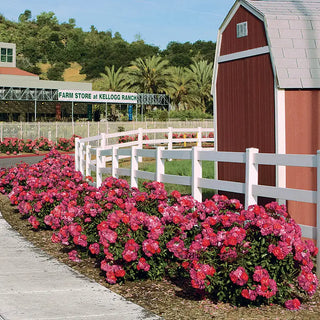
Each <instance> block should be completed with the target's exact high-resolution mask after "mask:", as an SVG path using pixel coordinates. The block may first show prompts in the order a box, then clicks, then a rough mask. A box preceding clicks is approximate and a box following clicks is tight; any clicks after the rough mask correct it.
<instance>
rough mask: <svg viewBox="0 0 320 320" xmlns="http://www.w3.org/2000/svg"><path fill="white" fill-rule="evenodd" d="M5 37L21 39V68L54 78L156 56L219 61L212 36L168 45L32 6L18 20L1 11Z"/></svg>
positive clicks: (178, 63)
mask: <svg viewBox="0 0 320 320" xmlns="http://www.w3.org/2000/svg"><path fill="white" fill-rule="evenodd" d="M0 41H2V42H11V43H16V45H17V65H18V67H19V68H21V69H23V70H26V71H29V72H33V73H36V74H39V75H40V76H41V78H43V79H50V80H70V81H82V80H90V79H96V78H100V74H101V73H103V72H105V67H112V66H114V67H115V69H118V68H120V67H123V68H124V67H127V66H129V65H130V63H131V62H132V61H134V60H136V59H137V58H142V59H143V58H146V57H151V56H161V57H162V58H164V59H167V60H168V61H169V64H170V66H174V67H188V66H190V65H191V64H192V62H193V59H197V60H206V61H208V63H210V62H213V58H214V52H215V43H213V42H211V41H200V40H199V41H196V42H195V43H190V42H186V43H178V42H170V43H168V45H167V48H166V49H165V50H160V49H159V47H157V46H154V45H150V44H147V43H145V42H144V40H142V39H140V37H139V36H137V40H136V41H134V42H131V43H128V42H127V41H125V40H124V39H123V38H122V36H121V34H120V33H119V32H114V33H113V32H112V31H110V30H108V31H98V30H97V29H96V28H95V27H94V26H93V25H92V26H91V29H90V31H88V32H86V31H83V30H82V28H79V27H77V26H76V21H75V19H72V18H70V19H69V21H68V22H62V23H60V22H59V20H58V18H57V17H56V15H55V13H54V12H43V13H41V14H39V15H38V16H36V17H32V13H31V11H30V10H25V11H24V12H23V13H21V14H20V16H19V17H18V22H14V21H10V20H8V19H6V18H5V17H4V16H3V15H1V14H0ZM79 67H80V68H79ZM79 72H80V74H79Z"/></svg>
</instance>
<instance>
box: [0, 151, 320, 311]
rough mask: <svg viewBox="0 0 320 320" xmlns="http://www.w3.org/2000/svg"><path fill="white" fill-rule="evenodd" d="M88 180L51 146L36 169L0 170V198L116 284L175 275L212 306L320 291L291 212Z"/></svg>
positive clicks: (310, 248)
mask: <svg viewBox="0 0 320 320" xmlns="http://www.w3.org/2000/svg"><path fill="white" fill-rule="evenodd" d="M88 180H89V179H88V177H87V179H85V178H83V177H82V175H81V173H80V172H77V171H75V169H74V160H73V158H72V157H70V156H69V155H61V154H60V153H58V152H57V151H56V150H52V151H51V152H50V153H49V154H48V155H46V157H45V158H44V160H43V161H41V162H40V163H38V164H35V165H31V166H29V165H27V164H21V165H19V166H18V167H16V168H10V169H1V170H0V192H1V193H3V194H7V195H8V196H9V198H10V200H11V202H12V204H14V205H16V206H17V208H18V210H19V212H20V213H21V215H22V216H23V217H24V218H27V219H28V221H29V222H30V225H31V227H32V228H33V229H39V228H45V229H51V230H52V231H53V234H52V241H53V242H55V243H61V244H63V245H65V246H66V247H67V248H68V250H69V257H70V259H71V260H73V261H74V262H78V261H81V260H83V259H86V257H88V256H91V257H94V258H95V259H96V260H97V263H98V264H99V265H100V268H101V270H102V271H104V273H105V277H106V281H107V282H108V283H111V284H114V283H117V282H123V281H127V280H136V279H147V278H149V279H161V278H163V277H178V276H179V277H184V278H185V279H186V280H187V281H190V284H191V286H192V287H193V288H194V289H195V290H197V292H198V293H199V294H206V295H207V296H208V297H210V298H212V299H214V300H219V301H225V302H230V303H232V304H234V305H261V304H273V303H279V304H283V305H285V306H286V307H287V308H288V309H291V310H297V309H299V308H300V304H301V302H304V301H306V299H308V298H309V297H311V296H312V295H313V294H314V293H315V291H316V289H317V287H318V279H317V277H316V275H315V273H314V271H315V266H314V262H315V257H316V255H317V254H318V249H317V248H316V247H315V245H314V243H313V242H312V241H310V240H309V241H305V240H302V238H301V230H300V227H299V226H298V225H297V224H296V223H295V221H294V220H293V219H291V218H290V217H289V216H288V213H287V212H286V208H285V206H280V205H278V204H277V203H270V204H268V205H266V206H265V207H261V206H257V205H255V206H251V207H249V208H248V209H247V210H244V208H243V206H242V204H241V203H240V202H239V201H238V200H235V199H228V198H227V197H225V196H223V195H215V196H213V197H212V199H207V200H205V201H203V202H198V201H196V200H195V199H193V198H192V197H191V196H186V195H181V194H180V193H179V192H178V191H174V192H172V193H171V194H170V195H168V194H167V192H166V190H165V189H164V186H163V184H162V183H158V182H148V183H147V182H145V183H144V185H143V187H142V188H141V190H139V189H137V188H131V187H130V186H129V184H128V183H127V181H125V180H122V179H116V178H113V177H108V178H106V179H105V180H104V182H103V183H102V185H101V187H99V188H96V187H94V186H92V185H90V184H89V183H88Z"/></svg>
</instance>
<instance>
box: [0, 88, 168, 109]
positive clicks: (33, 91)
mask: <svg viewBox="0 0 320 320" xmlns="http://www.w3.org/2000/svg"><path fill="white" fill-rule="evenodd" d="M0 100H11V101H58V89H44V88H16V87H0ZM137 102H138V104H141V105H154V106H169V104H170V98H169V96H167V95H166V94H152V93H138V98H137Z"/></svg>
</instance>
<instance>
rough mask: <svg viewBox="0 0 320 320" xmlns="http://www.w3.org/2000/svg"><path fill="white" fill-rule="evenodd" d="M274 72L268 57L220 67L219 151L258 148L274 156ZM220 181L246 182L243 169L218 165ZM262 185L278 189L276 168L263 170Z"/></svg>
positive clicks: (237, 61)
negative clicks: (275, 186) (274, 186)
mask: <svg viewBox="0 0 320 320" xmlns="http://www.w3.org/2000/svg"><path fill="white" fill-rule="evenodd" d="M274 112H275V110H274V85H273V71H272V67H271V61H270V57H269V55H268V54H265V55H260V56H255V57H250V58H246V59H240V60H235V61H230V62H225V63H220V64H219V72H218V78H217V122H218V125H217V130H218V145H217V147H218V150H219V151H239V152H243V151H245V149H246V148H250V147H255V148H258V149H259V151H260V152H267V153H269V152H270V153H274V152H275V120H274ZM218 174H219V179H223V180H233V181H240V182H243V181H244V174H245V170H244V166H243V165H240V164H226V163H225V164H222V163H220V164H219V167H218ZM259 183H261V184H265V185H275V168H274V167H270V166H261V168H259Z"/></svg>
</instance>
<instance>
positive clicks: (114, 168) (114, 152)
mask: <svg viewBox="0 0 320 320" xmlns="http://www.w3.org/2000/svg"><path fill="white" fill-rule="evenodd" d="M118 168H119V158H118V148H117V147H116V146H113V147H112V167H111V175H112V176H113V177H115V178H118V175H117V173H116V171H117V169H118Z"/></svg>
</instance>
